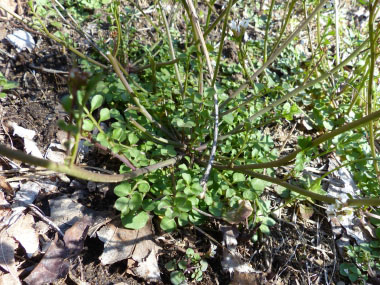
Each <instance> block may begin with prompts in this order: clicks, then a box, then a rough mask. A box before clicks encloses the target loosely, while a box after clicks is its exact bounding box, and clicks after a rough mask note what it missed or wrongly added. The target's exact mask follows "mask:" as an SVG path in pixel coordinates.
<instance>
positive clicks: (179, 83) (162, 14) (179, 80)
mask: <svg viewBox="0 0 380 285" xmlns="http://www.w3.org/2000/svg"><path fill="white" fill-rule="evenodd" d="M159 5H160V12H161V17H162V19H163V21H164V25H165V31H166V36H167V37H168V44H169V51H170V57H171V58H172V60H175V59H176V57H175V52H174V47H173V42H172V37H171V35H170V29H169V24H168V21H167V20H166V15H165V11H164V9H162V7H161V4H159ZM174 71H175V75H176V77H177V82H178V85H179V89H180V93H182V91H183V87H182V78H181V74H180V73H179V69H178V65H177V63H174Z"/></svg>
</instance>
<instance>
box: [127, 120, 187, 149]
mask: <svg viewBox="0 0 380 285" xmlns="http://www.w3.org/2000/svg"><path fill="white" fill-rule="evenodd" d="M129 122H130V123H131V124H132V125H134V126H135V127H136V128H137V129H138V130H140V131H141V132H142V133H143V134H144V135H146V136H147V137H149V138H150V139H151V140H152V141H154V142H156V143H159V144H164V145H168V144H170V145H174V146H178V147H182V148H184V147H185V145H183V144H181V143H179V142H176V141H172V140H167V139H164V138H161V137H158V136H156V135H154V134H152V133H151V132H149V131H148V130H147V129H145V128H144V127H143V126H141V125H140V124H139V123H138V122H136V121H135V120H133V119H132V118H129Z"/></svg>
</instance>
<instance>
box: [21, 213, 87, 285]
mask: <svg viewBox="0 0 380 285" xmlns="http://www.w3.org/2000/svg"><path fill="white" fill-rule="evenodd" d="M89 226H90V219H89V218H88V217H83V218H82V219H80V220H79V221H77V222H76V223H75V224H74V225H73V226H72V227H71V228H70V229H68V230H67V231H66V233H65V236H64V237H63V241H62V240H59V239H58V235H56V237H55V239H54V240H53V242H52V243H51V245H50V247H49V249H48V250H47V251H46V254H45V255H44V257H43V258H42V260H41V261H40V263H38V265H37V266H36V267H35V268H34V269H33V271H32V272H31V273H30V274H29V276H28V277H27V278H25V280H24V281H25V282H26V283H28V284H34V285H35V284H44V283H49V282H53V281H55V280H57V279H58V278H62V277H64V276H66V274H67V273H68V271H69V267H70V261H69V259H70V258H73V257H76V256H77V255H78V254H79V253H80V252H81V250H82V248H83V243H84V240H85V238H86V236H87V232H88V228H89Z"/></svg>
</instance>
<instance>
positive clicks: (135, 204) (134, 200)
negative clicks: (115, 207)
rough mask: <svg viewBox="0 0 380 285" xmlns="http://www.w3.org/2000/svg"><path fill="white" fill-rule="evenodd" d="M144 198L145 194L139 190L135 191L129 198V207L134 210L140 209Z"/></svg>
mask: <svg viewBox="0 0 380 285" xmlns="http://www.w3.org/2000/svg"><path fill="white" fill-rule="evenodd" d="M142 200H143V196H142V194H141V193H139V192H135V193H133V195H132V196H131V199H130V200H129V208H130V209H131V210H132V211H135V210H138V209H139V208H140V207H141V204H142Z"/></svg>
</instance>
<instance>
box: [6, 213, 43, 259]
mask: <svg viewBox="0 0 380 285" xmlns="http://www.w3.org/2000/svg"><path fill="white" fill-rule="evenodd" d="M34 225H35V222H34V218H33V216H32V215H30V214H26V215H22V216H21V217H20V218H19V219H18V220H17V222H16V223H14V224H13V225H11V226H10V227H9V229H8V234H9V235H10V236H12V237H14V238H15V239H16V240H17V241H18V242H19V243H20V244H21V245H22V247H23V248H24V249H25V251H26V254H27V256H28V257H29V258H30V257H32V256H33V254H34V253H35V252H36V251H37V250H38V245H39V240H38V234H37V233H36V230H35V228H34Z"/></svg>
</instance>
